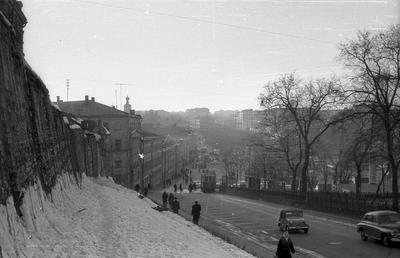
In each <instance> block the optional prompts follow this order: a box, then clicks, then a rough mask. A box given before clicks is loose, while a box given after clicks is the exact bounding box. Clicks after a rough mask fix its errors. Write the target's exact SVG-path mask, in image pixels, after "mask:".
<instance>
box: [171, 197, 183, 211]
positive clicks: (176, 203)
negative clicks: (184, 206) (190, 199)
mask: <svg viewBox="0 0 400 258" xmlns="http://www.w3.org/2000/svg"><path fill="white" fill-rule="evenodd" d="M180 208H181V207H180V205H179V201H178V199H177V198H176V197H175V199H174V201H173V202H172V211H173V212H175V213H178V211H179V209H180Z"/></svg>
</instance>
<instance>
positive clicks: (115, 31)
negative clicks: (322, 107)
mask: <svg viewBox="0 0 400 258" xmlns="http://www.w3.org/2000/svg"><path fill="white" fill-rule="evenodd" d="M22 2H23V4H24V6H23V11H24V13H25V15H26V16H27V19H28V24H27V25H26V27H25V34H24V36H25V39H24V42H25V45H24V51H25V57H26V59H27V61H28V62H29V63H30V65H31V66H32V68H33V69H34V70H35V71H36V72H37V74H38V75H39V76H40V77H41V78H42V80H43V81H44V82H45V84H46V85H47V87H48V89H49V91H50V98H51V99H52V100H53V101H54V100H55V99H56V96H60V97H61V99H63V100H70V101H71V100H83V99H84V96H85V95H89V96H90V97H95V98H96V101H99V102H101V103H103V104H106V105H110V106H117V108H121V107H122V106H123V105H124V103H125V98H126V96H129V97H130V103H131V104H132V108H133V109H136V110H149V109H155V110H158V109H163V110H167V111H184V110H186V109H188V108H194V107H208V108H209V109H210V110H211V111H217V110H243V109H247V108H253V109H259V108H260V107H259V102H258V100H257V97H258V96H259V94H260V93H261V92H262V89H263V86H264V85H265V84H266V83H267V82H269V81H273V80H276V79H277V78H278V77H279V76H280V75H282V74H284V73H290V72H296V73H297V74H298V75H299V76H300V77H302V78H320V77H330V76H332V75H333V74H336V75H340V74H343V71H344V70H343V66H342V64H341V63H340V62H339V61H338V60H337V56H338V48H337V47H338V44H339V43H341V42H345V41H346V40H349V39H352V38H354V37H355V36H356V33H357V31H359V30H366V29H367V30H373V31H377V30H383V29H385V28H388V27H389V26H390V25H393V24H396V23H398V22H399V13H400V3H399V2H400V1H398V0H231V1H227V0H225V1H223V0H220V1H202V0H191V1H190V0H186V1H185V0H175V1H173V0H170V1H162V0H153V1H144V0H113V1H111V0H22ZM67 79H68V80H69V87H67ZM67 88H68V90H67Z"/></svg>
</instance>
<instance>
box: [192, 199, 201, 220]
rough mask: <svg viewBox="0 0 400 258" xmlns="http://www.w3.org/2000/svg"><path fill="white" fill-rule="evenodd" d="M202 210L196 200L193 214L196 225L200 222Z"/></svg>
mask: <svg viewBox="0 0 400 258" xmlns="http://www.w3.org/2000/svg"><path fill="white" fill-rule="evenodd" d="M200 211H201V205H200V204H199V203H198V202H197V201H195V202H194V204H193V206H192V216H193V223H194V224H196V225H198V224H199V219H200Z"/></svg>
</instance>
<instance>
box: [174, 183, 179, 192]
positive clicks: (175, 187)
mask: <svg viewBox="0 0 400 258" xmlns="http://www.w3.org/2000/svg"><path fill="white" fill-rule="evenodd" d="M177 188H178V186H177V185H176V184H174V193H176V189H177Z"/></svg>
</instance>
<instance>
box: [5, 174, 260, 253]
mask: <svg viewBox="0 0 400 258" xmlns="http://www.w3.org/2000/svg"><path fill="white" fill-rule="evenodd" d="M49 199H52V201H50V200H49ZM155 206H156V204H154V203H153V202H152V201H150V200H149V199H147V198H144V199H140V198H139V197H138V195H137V193H136V192H134V191H132V190H130V189H127V188H124V187H122V186H120V185H117V184H114V183H113V182H112V180H111V179H106V178H96V179H94V178H88V177H84V178H83V180H82V185H81V186H80V187H78V186H77V185H76V184H75V183H74V182H73V179H72V177H69V176H64V177H62V178H60V180H59V184H58V185H57V187H56V188H55V189H54V190H53V192H52V194H51V196H48V197H46V196H44V194H43V192H42V190H41V188H40V186H39V185H36V186H33V187H30V188H29V189H27V190H26V191H25V195H24V203H23V206H22V212H23V219H20V218H19V217H18V215H17V214H16V212H15V208H14V205H13V203H12V199H11V198H9V200H8V202H7V206H4V205H0V246H1V252H2V255H3V257H202V258H203V257H240V258H242V257H243V258H245V257H253V256H252V255H250V254H248V253H247V252H245V251H243V250H241V249H239V248H237V247H236V246H234V245H231V244H229V243H226V242H225V241H223V240H221V239H220V238H217V237H215V236H213V235H211V234H210V233H209V232H207V231H205V230H204V229H202V228H200V227H198V226H196V225H193V224H192V223H191V222H189V221H187V220H185V219H184V218H182V217H180V216H178V215H176V214H174V213H171V212H169V211H164V212H159V211H157V210H155V209H153V207H155ZM0 257H1V256H0Z"/></svg>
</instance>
